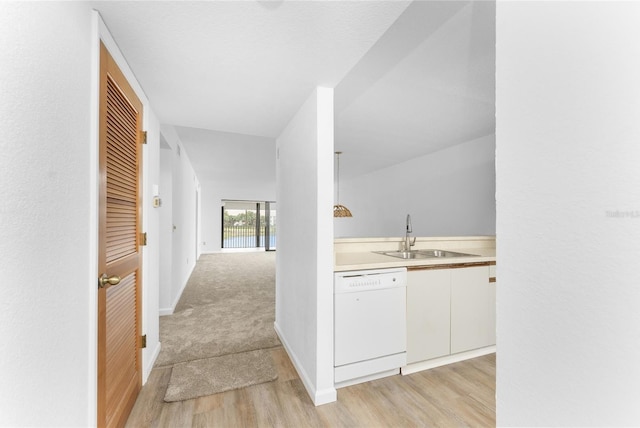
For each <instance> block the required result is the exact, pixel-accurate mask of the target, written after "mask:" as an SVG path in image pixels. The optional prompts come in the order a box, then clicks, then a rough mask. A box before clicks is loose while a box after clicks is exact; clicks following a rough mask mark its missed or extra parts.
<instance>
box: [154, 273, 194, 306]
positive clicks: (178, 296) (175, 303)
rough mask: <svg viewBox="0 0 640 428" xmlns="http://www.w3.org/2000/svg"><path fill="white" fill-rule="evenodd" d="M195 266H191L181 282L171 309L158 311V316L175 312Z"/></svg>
mask: <svg viewBox="0 0 640 428" xmlns="http://www.w3.org/2000/svg"><path fill="white" fill-rule="evenodd" d="M195 267H196V266H195V264H194V265H193V267H192V268H191V270H190V271H189V274H188V275H187V277H186V278H185V280H184V281H182V287H180V291H178V294H176V297H175V299H173V303H171V307H170V308H160V309H158V315H160V316H161V317H162V316H165V315H173V312H174V311H175V310H176V306H177V305H178V302H179V301H180V297H182V293H183V292H184V289H185V288H186V286H187V284H188V283H189V278H191V274H192V273H193V270H194V269H195Z"/></svg>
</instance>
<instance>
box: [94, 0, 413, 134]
mask: <svg viewBox="0 0 640 428" xmlns="http://www.w3.org/2000/svg"><path fill="white" fill-rule="evenodd" d="M93 5H94V8H95V9H97V10H98V11H99V12H100V14H101V16H102V18H103V19H104V21H105V23H106V25H107V27H108V28H109V30H110V31H111V33H112V35H113V37H114V39H115V40H116V42H117V43H118V45H119V47H120V49H121V50H122V52H123V54H124V56H125V58H127V61H128V62H129V65H130V67H131V69H132V70H133V71H134V73H135V74H136V77H137V78H138V80H139V81H140V83H141V85H142V87H143V88H144V90H145V92H146V94H147V96H148V98H149V100H150V102H151V104H152V106H153V108H154V111H155V112H156V113H157V115H158V116H159V118H160V120H161V121H162V122H163V123H166V124H171V125H179V126H186V127H195V128H204V129H212V130H218V131H225V132H235V133H241V134H248V135H258V136H265V137H277V136H278V135H279V133H280V131H281V130H282V129H283V128H284V127H285V126H286V124H287V123H288V121H289V120H290V119H291V118H292V117H293V115H294V114H295V112H296V111H297V110H298V108H299V107H300V106H301V105H302V103H303V102H304V100H305V99H306V98H307V97H308V96H309V95H310V94H311V92H312V90H313V89H314V88H315V87H316V86H327V87H335V86H336V85H337V84H338V82H340V80H341V79H342V78H343V77H344V76H345V74H346V73H347V72H348V71H349V70H350V69H351V68H352V67H353V66H354V65H355V64H356V63H357V62H358V61H359V60H360V58H361V57H362V56H363V55H364V54H365V53H366V52H367V51H368V50H369V48H370V47H371V46H372V45H373V44H374V43H375V42H376V41H377V40H378V38H379V37H380V36H381V35H382V34H383V33H384V31H385V30H386V29H387V28H388V27H389V26H390V25H391V24H392V23H393V22H394V21H395V19H396V18H397V17H398V15H399V14H400V13H402V11H403V10H404V9H405V8H406V7H407V5H408V2H396V1H386V2H369V1H366V2H359V1H355V2H354V1H337V2H332V1H200V2H187V1H184V2H183V1H177V2H136V1H132V2H111V1H105V2H93Z"/></svg>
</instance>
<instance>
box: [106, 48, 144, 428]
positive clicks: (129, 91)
mask: <svg viewBox="0 0 640 428" xmlns="http://www.w3.org/2000/svg"><path fill="white" fill-rule="evenodd" d="M99 70H100V73H99V97H98V104H99V107H98V112H99V116H98V131H99V132H98V159H99V166H98V184H99V186H98V240H97V247H98V251H97V254H98V265H97V267H98V275H100V274H101V273H103V272H104V263H105V262H104V261H105V259H106V253H105V251H106V250H105V248H106V247H105V245H104V243H103V239H104V237H105V235H106V217H107V216H106V208H105V207H106V199H107V196H106V180H107V177H106V159H107V146H106V138H105V137H106V133H105V132H103V130H104V129H106V121H107V114H106V102H103V97H106V82H107V73H109V74H111V75H112V76H114V79H115V80H117V85H118V87H119V88H120V89H121V90H122V92H123V93H124V94H125V96H127V97H128V98H129V100H130V102H132V104H135V105H136V107H137V108H138V123H139V128H140V130H142V128H143V109H144V105H143V103H142V101H140V100H139V98H138V96H137V94H136V92H135V91H134V90H133V88H132V87H131V85H130V84H129V82H128V80H127V78H126V77H125V76H124V74H123V73H122V71H121V70H120V67H119V65H118V64H117V63H116V61H115V59H114V58H113V56H112V55H111V54H110V53H109V50H108V49H107V47H106V46H105V44H104V42H103V41H102V40H100V54H99ZM133 100H136V101H137V103H136V102H135V101H133ZM141 138H142V134H141V133H139V135H138V141H137V146H138V148H137V168H138V172H137V175H138V189H137V193H138V195H137V202H136V205H137V213H136V215H137V219H136V223H137V230H136V246H137V248H138V257H137V266H138V269H137V270H138V273H137V275H136V276H137V286H136V309H135V311H136V315H135V317H136V326H135V334H136V371H137V378H138V379H137V383H138V390H139V389H140V387H141V386H142V370H143V367H142V346H141V345H142V343H141V340H140V338H141V331H142V286H143V275H142V273H143V272H142V270H143V263H142V249H141V248H140V245H141V242H140V236H141V231H142V230H143V226H142V220H143V215H142V210H143V188H144V176H143V172H142V154H143V150H142V145H141V144H142V141H141ZM94 284H96V283H94ZM100 293H106V288H103V289H99V290H98V295H97V319H96V321H97V347H96V348H97V373H96V374H97V376H96V390H97V397H96V398H97V412H96V416H97V419H96V422H97V426H98V427H101V426H104V423H105V421H106V416H107V415H106V408H105V407H106V386H105V384H104V382H102V383H101V382H100V379H101V377H102V376H104V371H105V369H106V361H105V358H104V356H105V349H106V323H101V322H100V320H101V319H104V317H105V316H106V298H101V296H100ZM134 403H135V399H134V400H132V402H129V403H127V405H126V407H132V406H133V404H134ZM126 413H127V414H126V415H123V418H124V417H125V416H128V412H126ZM118 422H119V424H118V425H124V423H125V422H126V419H124V420H121V421H118Z"/></svg>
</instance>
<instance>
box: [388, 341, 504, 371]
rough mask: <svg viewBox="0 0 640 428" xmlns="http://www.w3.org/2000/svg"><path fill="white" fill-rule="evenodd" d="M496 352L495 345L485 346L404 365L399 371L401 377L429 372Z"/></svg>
mask: <svg viewBox="0 0 640 428" xmlns="http://www.w3.org/2000/svg"><path fill="white" fill-rule="evenodd" d="M494 352H496V345H492V346H487V347H486V348H480V349H474V350H472V351H467V352H460V353H459V354H453V355H446V356H444V357H440V358H434V359H433V360H427V361H420V362H418V363H413V364H409V365H406V366H404V367H402V368H401V369H400V372H401V373H402V374H403V375H408V374H411V373H417V372H421V371H423V370H429V369H433V368H436V367H440V366H446V365H447V364H453V363H458V362H460V361H464V360H470V359H471V358H476V357H481V356H483V355H487V354H493V353H494Z"/></svg>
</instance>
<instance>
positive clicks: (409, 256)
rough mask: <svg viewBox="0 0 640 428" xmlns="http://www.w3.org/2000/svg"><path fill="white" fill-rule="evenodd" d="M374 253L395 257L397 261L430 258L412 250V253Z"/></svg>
mask: <svg viewBox="0 0 640 428" xmlns="http://www.w3.org/2000/svg"><path fill="white" fill-rule="evenodd" d="M374 253H378V254H384V255H385V256H391V257H397V258H399V259H428V258H430V257H434V256H430V255H428V254H423V253H422V252H419V251H416V250H413V251H374Z"/></svg>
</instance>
